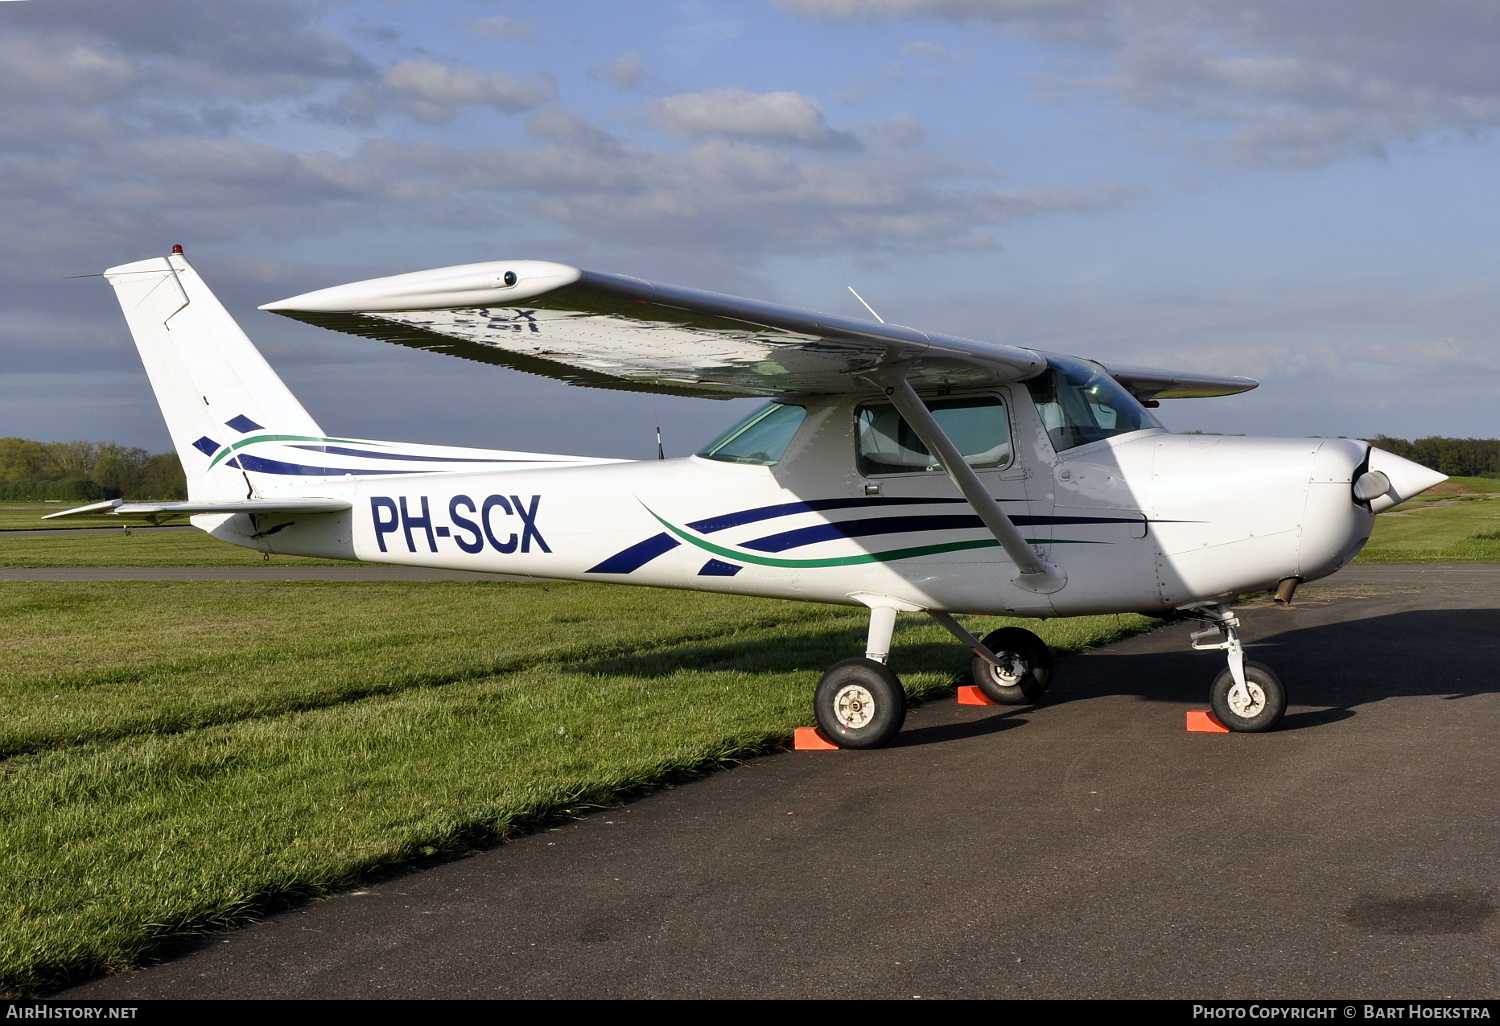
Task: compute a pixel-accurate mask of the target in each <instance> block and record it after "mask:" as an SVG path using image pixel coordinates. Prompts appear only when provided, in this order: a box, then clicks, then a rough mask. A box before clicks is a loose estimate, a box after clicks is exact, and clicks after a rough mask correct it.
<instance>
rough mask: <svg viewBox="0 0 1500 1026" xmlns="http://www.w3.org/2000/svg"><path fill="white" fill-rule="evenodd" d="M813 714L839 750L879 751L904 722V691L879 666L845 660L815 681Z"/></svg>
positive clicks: (874, 662)
mask: <svg viewBox="0 0 1500 1026" xmlns="http://www.w3.org/2000/svg"><path fill="white" fill-rule="evenodd" d="M813 712H814V713H815V714H816V716H817V718H818V729H819V730H820V731H822V733H823V736H824V737H826V738H827V739H828V740H830V741H832V742H833V743H834V744H836V745H838V746H839V747H840V748H879V747H880V746H881V745H883V744H885V743H886V742H887V741H889V740H890V739H891V738H893V737H895V736H896V732H897V731H898V730H900V729H901V724H903V723H905V722H906V691H905V690H904V689H903V688H902V687H901V680H900V678H899V677H897V676H896V675H895V674H894V673H892V672H891V671H890V668H889V667H887V666H885V665H884V664H883V663H877V662H876V661H875V660H873V659H865V658H864V657H863V656H860V657H857V658H854V659H845V660H844V661H843V662H841V663H834V664H833V666H831V667H829V669H828V672H827V673H825V674H823V679H822V680H820V681H818V690H817V694H816V695H814V696H813Z"/></svg>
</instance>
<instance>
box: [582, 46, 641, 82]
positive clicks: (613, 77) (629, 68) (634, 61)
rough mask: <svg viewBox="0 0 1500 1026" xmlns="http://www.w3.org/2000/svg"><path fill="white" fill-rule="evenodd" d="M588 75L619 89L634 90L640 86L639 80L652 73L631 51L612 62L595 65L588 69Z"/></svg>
mask: <svg viewBox="0 0 1500 1026" xmlns="http://www.w3.org/2000/svg"><path fill="white" fill-rule="evenodd" d="M589 74H590V75H592V76H593V77H594V78H604V79H608V80H609V81H611V82H613V83H614V84H615V85H617V86H619V87H620V88H621V89H634V88H635V87H636V86H638V85H640V83H641V79H643V78H646V77H648V76H650V75H651V74H652V71H651V69H650V68H648V67H646V65H645V63H644V62H642V60H641V55H640V54H638V53H636V52H635V51H634V50H631V51H630V52H629V53H624V54H621V55H620V56H618V57H616V58H614V59H613V60H608V61H601V62H600V63H598V64H595V65H594V66H593V67H592V68H590V69H589Z"/></svg>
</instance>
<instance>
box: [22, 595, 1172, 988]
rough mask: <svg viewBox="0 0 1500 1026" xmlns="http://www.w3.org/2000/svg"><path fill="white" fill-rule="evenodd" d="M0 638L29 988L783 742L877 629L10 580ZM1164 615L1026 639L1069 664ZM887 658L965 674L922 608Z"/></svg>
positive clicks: (720, 612)
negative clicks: (1071, 657)
mask: <svg viewBox="0 0 1500 1026" xmlns="http://www.w3.org/2000/svg"><path fill="white" fill-rule="evenodd" d="M999 622H1004V621H998V620H997V621H994V622H990V623H978V622H976V623H975V624H974V626H975V627H976V628H985V629H987V628H989V627H991V626H993V625H994V623H999ZM0 623H3V628H0V646H3V649H4V656H5V658H4V659H3V660H0V699H3V704H0V709H3V710H4V711H3V712H0V749H3V753H4V755H5V756H6V757H5V759H4V761H3V763H0V772H3V775H4V779H3V798H0V808H3V810H4V811H3V815H0V845H3V850H4V851H5V853H6V857H5V858H4V860H3V861H0V895H3V898H0V992H3V993H5V994H10V995H14V994H23V993H36V992H39V991H42V990H45V989H46V988H48V987H51V986H56V985H58V984H60V983H62V982H66V981H68V980H72V979H77V978H80V977H81V976H86V975H88V974H91V973H96V972H99V971H107V970H114V969H121V968H125V967H127V966H130V965H134V964H138V963H139V962H140V961H141V960H142V959H144V958H148V957H149V956H150V954H151V952H153V951H155V950H157V949H159V948H160V946H161V945H162V944H163V943H164V942H165V941H166V940H168V939H170V938H172V937H175V936H180V935H183V934H185V933H190V932H193V931H198V930H203V929H207V928H213V927H218V926H227V925H232V924H236V923H241V922H245V921H247V920H248V919H250V918H252V917H253V916H255V915H256V914H257V913H259V912H262V911H264V910H266V909H268V908H273V907H276V906H277V905H278V904H281V903H284V902H286V901H288V900H294V899H297V898H301V897H305V896H309V895H313V894H317V893H320V892H323V891H326V890H328V889H331V888H338V887H341V886H345V885H348V884H350V883H353V882H355V881H357V880H359V879H361V878H367V877H369V876H370V875H371V874H376V873H379V872H381V871H383V870H385V869H388V868H389V867H393V866H400V865H406V864H411V863H413V862H414V861H421V860H424V859H430V858H434V857H443V856H446V855H451V854H453V853H457V852H460V851H463V850H466V849H469V848H471V847H473V846H475V845H478V844H482V843H486V842H490V841H494V840H496V839H503V838H505V837H509V836H514V835H515V834H517V833H519V832H524V831H527V830H531V829H535V828H536V827H537V826H538V825H540V824H543V823H546V822H548V821H551V820H554V819H557V818H559V817H566V816H568V815H570V814H576V813H579V812H581V811H582V810H584V809H587V808H590V807H596V806H598V805H601V804H608V803H613V802H617V801H619V800H621V799H622V798H624V797H626V796H628V795H630V794H634V793H638V792H640V791H642V790H645V789H649V788H652V787H657V786H661V785H662V784H664V783H666V782H669V781H671V780H674V779H677V778H680V777H683V776H684V775H688V774H692V773H697V772H702V771H704V770H707V769H710V768H713V767H715V766H719V765H723V764H725V763H729V762H733V761H735V760H739V759H743V758H745V757H748V756H750V755H753V754H756V753H759V752H765V751H769V750H774V749H776V748H779V747H782V746H784V745H785V744H786V742H787V740H788V739H789V737H790V735H791V732H792V729H793V728H794V727H796V726H798V725H801V724H806V723H808V722H810V721H811V716H810V708H809V706H810V697H811V690H812V686H813V684H814V683H815V682H816V680H817V678H818V676H819V674H820V673H821V672H822V670H823V669H824V668H826V667H827V666H828V665H829V664H830V663H832V662H834V661H836V660H838V659H840V658H844V657H846V656H848V655H849V654H851V653H857V652H859V651H860V650H861V649H862V648H863V639H864V629H865V616H863V615H861V613H860V612H859V611H856V610H852V609H841V608H831V607H826V606H817V605H808V604H802V603H792V602H776V601H767V600H756V599H744V598H737V597H731V596H717V595H710V594H701V593H685V592H666V591H657V590H649V589H626V588H612V587H608V586H601V585H581V584H541V583H537V584H532V583H525V584H520V583H503V582H496V583H489V582H484V583H440V582H435V583H421V584H409V583H396V582H389V583H360V584H322V583H248V584H247V583H227V582H226V583H216V582H204V583H178V582H172V583H155V582H111V583H39V582H9V583H6V584H4V585H3V586H0ZM1152 623H1153V622H1152V621H1150V620H1148V619H1146V618H1144V617H1130V616H1127V617H1113V616H1110V617H1090V618H1079V619H1072V620H1054V621H1049V622H1047V623H1044V624H1041V625H1037V624H1034V623H1032V624H1029V625H1030V626H1033V627H1037V626H1039V627H1040V629H1041V631H1042V633H1044V635H1046V636H1047V638H1048V640H1049V642H1050V643H1051V644H1052V645H1053V646H1054V647H1056V648H1057V649H1058V650H1059V651H1061V652H1067V651H1076V650H1078V649H1080V648H1084V647H1087V646H1090V645H1093V644H1098V643H1101V642H1103V641H1107V640H1109V639H1111V638H1113V637H1116V636H1118V635H1120V634H1122V633H1129V632H1134V631H1139V630H1143V629H1147V628H1149V627H1150V626H1151V625H1152ZM896 651H897V655H896V660H897V664H898V666H899V667H900V670H901V673H902V676H903V679H904V681H905V682H906V684H907V686H908V689H909V691H910V692H911V693H912V694H913V696H914V697H917V698H921V697H924V696H933V695H936V694H942V693H946V692H948V691H949V690H950V689H951V686H952V682H953V679H954V675H955V674H956V673H958V672H960V671H962V670H963V668H964V667H965V665H966V662H967V660H966V658H965V653H964V652H963V651H962V649H960V648H959V647H958V646H957V645H955V644H954V643H953V642H952V640H951V639H950V638H949V637H948V636H947V635H946V634H945V633H943V632H942V631H941V630H940V629H939V628H937V627H936V626H934V625H932V624H931V623H930V621H925V619H924V618H920V617H903V618H902V622H901V624H900V627H899V634H898V638H897V650H896ZM852 757H854V758H857V757H858V756H857V755H856V756H852Z"/></svg>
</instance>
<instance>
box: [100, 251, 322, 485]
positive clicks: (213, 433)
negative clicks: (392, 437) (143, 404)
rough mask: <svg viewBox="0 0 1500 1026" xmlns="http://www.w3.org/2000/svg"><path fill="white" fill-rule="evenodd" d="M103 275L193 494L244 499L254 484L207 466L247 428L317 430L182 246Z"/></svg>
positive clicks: (230, 469) (229, 469) (224, 468)
mask: <svg viewBox="0 0 1500 1026" xmlns="http://www.w3.org/2000/svg"><path fill="white" fill-rule="evenodd" d="M104 277H105V278H106V279H108V281H109V283H110V284H111V285H113V286H114V289H115V296H116V298H118V299H119V301H120V308H121V309H122V310H123V311H124V312H125V321H126V323H127V324H129V325H130V333H131V335H133V336H134V337H135V344H136V348H137V349H139V350H140V353H141V362H142V363H143V364H145V367H146V375H147V376H148V377H149V378H150V379H151V388H152V389H153V390H154V391H155V393H156V401H157V402H158V403H159V404H160V405H161V412H162V416H163V417H165V418H166V421H167V430H168V431H169V432H170V433H171V435H172V444H173V445H174V446H175V447H176V449H177V455H178V457H179V458H180V459H181V460H182V466H183V469H184V470H185V471H186V473H187V481H188V495H189V496H190V497H191V498H193V499H218V498H226V499H227V498H236V499H242V498H245V496H246V493H247V490H248V489H249V487H250V485H249V482H248V481H247V479H246V478H245V476H244V475H243V474H242V473H241V472H240V471H239V470H238V469H236V468H235V467H234V466H232V465H230V464H229V463H225V462H221V463H219V464H218V465H217V466H215V467H214V469H213V472H212V473H211V474H210V472H209V468H210V465H211V464H212V462H213V460H214V457H215V455H216V454H219V453H221V452H222V450H223V449H224V448H225V447H226V446H228V445H231V444H233V443H234V442H235V441H236V440H237V439H239V438H242V437H243V436H245V435H247V434H249V433H250V432H260V431H267V432H274V433H276V434H287V435H305V436H321V435H322V434H323V429H322V428H320V427H319V426H318V425H317V423H316V422H315V421H314V420H313V419H312V417H311V416H309V415H308V412H307V411H306V410H304V409H303V408H302V404H301V403H299V402H298V401H297V399H296V397H295V396H293V395H292V393H291V391H290V390H289V389H288V388H287V387H286V385H285V384H283V383H282V380H281V378H279V377H277V376H276V372H275V371H273V370H272V369H271V366H270V364H268V363H266V360H265V357H263V356H261V355H260V352H259V350H257V349H256V348H255V346H254V344H253V343H252V342H251V341H250V339H249V338H248V337H246V335H245V333H244V332H243V331H241V330H240V326H239V325H238V324H236V323H235V321H234V318H233V317H231V316H230V315H229V311H227V310H225V309H224V305H223V304H222V303H220V302H219V301H218V299H216V298H215V297H214V294H213V293H212V292H210V291H209V290H208V287H207V286H205V285H204V284H203V280H202V279H201V278H199V277H198V274H197V272H196V271H194V270H193V268H192V266H191V265H189V264H188V262H187V260H186V258H184V257H183V255H182V253H181V250H180V248H178V247H174V249H173V252H172V255H171V256H166V257H155V258H152V259H150V260H140V261H137V262H136V263H133V264H121V265H120V266H119V267H111V268H110V269H109V270H107V271H105V272H104Z"/></svg>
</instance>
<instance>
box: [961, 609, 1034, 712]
mask: <svg viewBox="0 0 1500 1026" xmlns="http://www.w3.org/2000/svg"><path fill="white" fill-rule="evenodd" d="M984 647H985V648H987V649H989V650H990V651H991V652H993V653H995V655H997V656H998V657H999V658H1000V662H1001V663H1002V664H1004V668H1001V667H1000V666H996V665H995V664H994V663H992V662H990V661H989V660H988V659H984V658H983V657H981V656H975V657H974V662H973V663H972V664H971V666H970V676H972V677H973V678H974V683H975V685H977V686H978V688H979V690H980V691H983V692H984V694H985V696H986V697H988V698H989V699H990V701H992V702H999V703H1000V704H1001V705H1030V704H1031V703H1033V702H1035V701H1037V700H1038V699H1039V698H1041V697H1042V694H1043V693H1044V692H1045V691H1046V690H1047V688H1048V686H1049V685H1050V684H1051V683H1052V652H1051V651H1050V650H1049V649H1048V648H1047V643H1046V642H1045V641H1043V640H1042V639H1041V638H1039V637H1037V636H1036V635H1035V634H1033V633H1031V632H1030V631H1028V630H1026V629H1024V628H1022V627H1001V628H1000V629H999V630H998V631H991V632H990V633H989V634H986V635H985V636H984Z"/></svg>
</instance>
